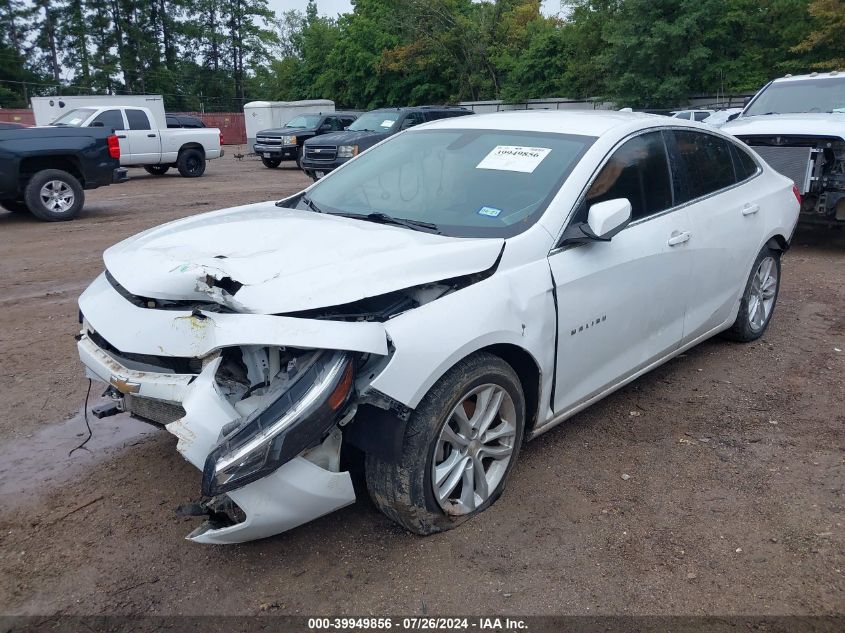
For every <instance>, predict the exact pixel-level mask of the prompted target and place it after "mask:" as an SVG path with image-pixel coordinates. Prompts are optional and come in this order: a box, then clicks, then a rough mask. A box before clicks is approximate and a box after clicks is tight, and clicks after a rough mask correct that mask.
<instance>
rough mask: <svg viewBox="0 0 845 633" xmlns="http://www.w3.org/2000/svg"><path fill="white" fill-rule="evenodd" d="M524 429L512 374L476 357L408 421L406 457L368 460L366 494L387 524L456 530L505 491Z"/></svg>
mask: <svg viewBox="0 0 845 633" xmlns="http://www.w3.org/2000/svg"><path fill="white" fill-rule="evenodd" d="M524 428H525V398H524V396H523V393H522V386H521V384H520V382H519V378H518V377H517V376H516V374H515V372H514V370H513V369H512V368H511V367H510V365H508V364H507V363H506V362H505V361H503V360H502V359H501V358H499V357H498V356H494V355H492V354H487V353H479V354H475V355H473V356H470V357H469V358H467V359H465V360H463V361H461V362H460V363H459V364H458V365H456V366H455V367H453V368H452V369H451V370H449V371H448V372H447V373H446V374H445V375H444V376H443V377H442V378H441V379H440V380H439V381H438V382H437V383H436V384H435V385H434V386H433V387H432V388H431V390H430V391H429V392H428V393H427V394H426V396H425V397H424V398H423V400H422V402H421V403H420V405H419V406H418V407H417V409H416V410H415V411H414V413H413V415H412V416H411V418H410V419H409V420H408V423H407V426H406V429H405V436H404V440H403V444H402V453H401V455H400V456H398V457H397V458H396V459H393V460H389V459H385V458H382V457H379V456H376V455H367V459H366V477H367V488H368V490H369V491H370V496H371V497H372V499H373V502H374V503H375V504H376V505H377V506H378V507H379V509H380V510H381V511H382V512H383V513H384V514H385V515H387V516H388V517H389V518H391V519H392V520H394V521H395V522H396V523H398V524H400V525H401V526H403V527H404V528H406V529H408V530H410V531H412V532H416V533H417V534H433V533H435V532H442V531H444V530H449V529H452V528H454V527H456V526H458V525H460V524H461V523H463V522H464V521H465V520H466V519H468V518H470V517H472V516H474V515H476V514H478V513H480V512H483V511H484V510H486V509H487V508H488V507H489V506H490V505H491V504H492V503H493V502H495V501H496V499H498V498H499V496H500V495H501V494H502V491H503V490H504V488H505V482H506V480H507V477H508V475H509V474H510V471H511V470H512V468H513V466H514V464H515V463H516V458H517V455H518V453H519V447H520V444H521V442H522V435H523V430H524Z"/></svg>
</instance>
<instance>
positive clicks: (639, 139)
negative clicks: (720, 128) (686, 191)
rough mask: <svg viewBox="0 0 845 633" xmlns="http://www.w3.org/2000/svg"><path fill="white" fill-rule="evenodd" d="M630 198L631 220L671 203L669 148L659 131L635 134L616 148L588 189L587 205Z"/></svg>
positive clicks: (650, 213) (669, 205) (663, 209)
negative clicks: (667, 150)
mask: <svg viewBox="0 0 845 633" xmlns="http://www.w3.org/2000/svg"><path fill="white" fill-rule="evenodd" d="M616 198H627V199H628V201H629V202H630V203H631V220H638V219H640V218H645V217H648V216H650V215H654V214H655V213H659V212H661V211H665V210H666V209H668V208H670V207H671V206H672V185H671V182H670V174H669V163H668V160H667V157H666V147H665V144H664V142H663V135H662V134H661V133H660V132H649V133H647V134H641V135H639V136H635V137H634V138H632V139H631V140H629V141H627V142H626V143H625V144H624V145H622V146H621V147H620V148H619V149H618V150H616V151H615V152H614V153H613V155H612V156H611V157H610V159H609V160H608V161H607V163H605V165H604V167H602V169H601V171H600V172H599V174H598V176H596V178H595V180H594V181H593V183H592V184H591V185H590V188H589V190H588V191H587V206H590V205H593V204H596V203H597V202H604V201H605V200H614V199H616Z"/></svg>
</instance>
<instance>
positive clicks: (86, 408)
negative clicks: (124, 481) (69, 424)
mask: <svg viewBox="0 0 845 633" xmlns="http://www.w3.org/2000/svg"><path fill="white" fill-rule="evenodd" d="M90 395H91V379H90V378H89V379H88V391H86V392H85V407H84V408H83V409H82V415H83V416H84V418H85V428H87V429H88V437H86V438H85V439H84V440H83V441H82V444H80V445H79V446H77V447H76V448H74V449H71V451H70V452H69V453H68V454H67V456H68V457H70V456H71V455H73V453H74V451H78V450H79V449H80V448H85V445H86V444H87V443H88V440H90V439H91V436H92V435H93V432H92V431H91V425H90V424H89V423H88V396H90ZM85 450H86V451H88V452H89V453H90V452H91V451H90V450H89V449H87V448H85Z"/></svg>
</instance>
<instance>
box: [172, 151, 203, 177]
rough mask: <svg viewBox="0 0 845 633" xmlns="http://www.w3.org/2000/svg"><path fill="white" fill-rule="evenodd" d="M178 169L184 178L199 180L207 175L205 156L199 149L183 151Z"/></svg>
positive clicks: (177, 163)
mask: <svg viewBox="0 0 845 633" xmlns="http://www.w3.org/2000/svg"><path fill="white" fill-rule="evenodd" d="M176 168H177V169H178V170H179V175H181V176H182V177H183V178H199V177H200V176H202V175H203V174H204V173H205V154H203V153H202V152H201V151H199V150H198V149H185V150H182V151H181V152H180V153H179V158H178V159H177V161H176Z"/></svg>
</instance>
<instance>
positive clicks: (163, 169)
mask: <svg viewBox="0 0 845 633" xmlns="http://www.w3.org/2000/svg"><path fill="white" fill-rule="evenodd" d="M168 169H170V165H144V171H145V172H147V173H148V174H152V175H153V176H164V174H166V173H167V170H168Z"/></svg>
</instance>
